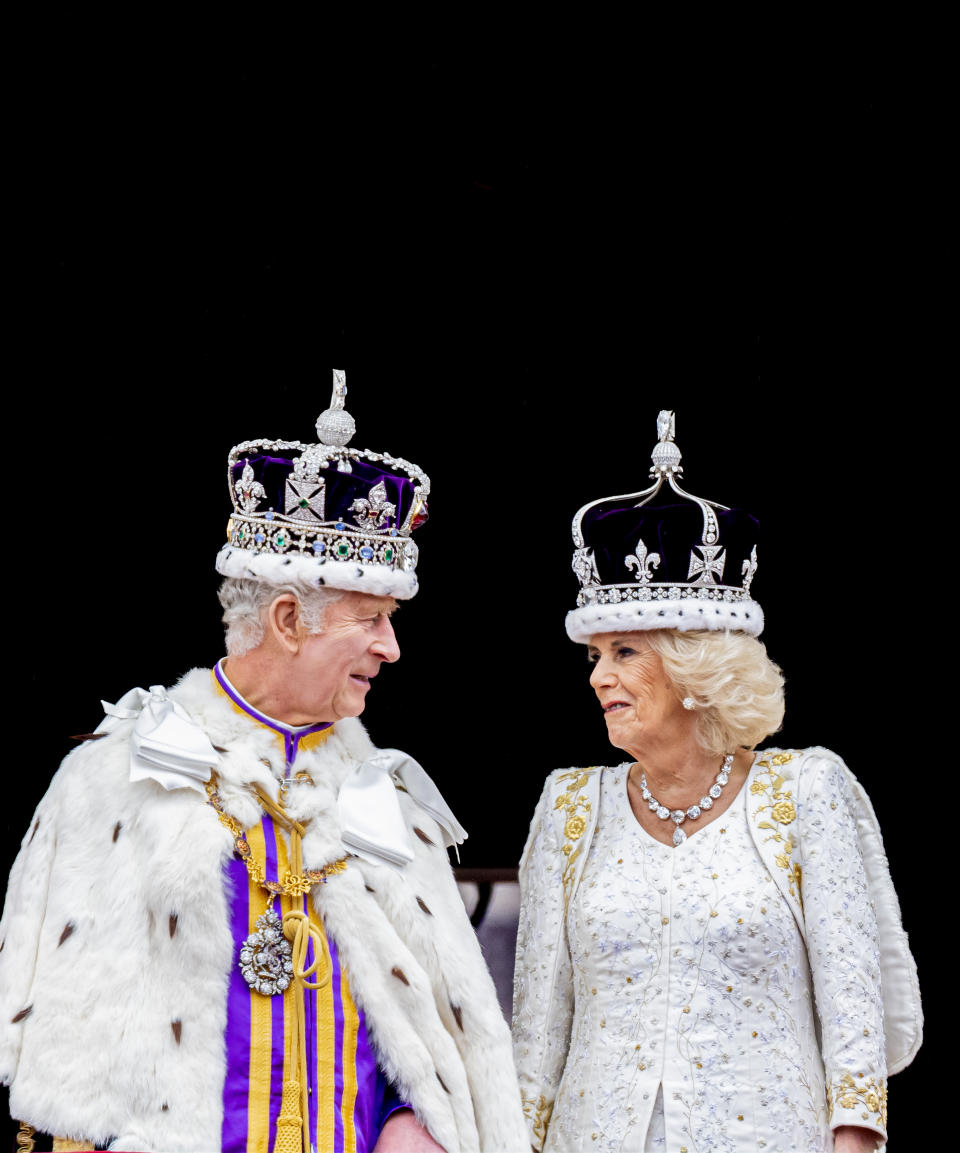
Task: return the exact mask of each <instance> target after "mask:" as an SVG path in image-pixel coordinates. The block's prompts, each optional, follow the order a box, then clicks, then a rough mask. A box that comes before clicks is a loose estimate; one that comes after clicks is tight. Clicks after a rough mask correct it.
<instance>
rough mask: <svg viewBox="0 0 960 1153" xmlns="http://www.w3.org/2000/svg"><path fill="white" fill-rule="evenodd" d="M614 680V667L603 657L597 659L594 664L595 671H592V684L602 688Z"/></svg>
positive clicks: (596, 687)
mask: <svg viewBox="0 0 960 1153" xmlns="http://www.w3.org/2000/svg"><path fill="white" fill-rule="evenodd" d="M613 681H614V675H613V669H612V668H611V667H610V665H609V664H608V663H607V661H606V660H604V658H603V657H601V658H600V660H598V661H597V663H596V664H595V665H594V666H593V671H592V672H591V673H590V684H591V685H593V687H594V688H595V689H599V688H602V687H603V686H604V685H611V684H613Z"/></svg>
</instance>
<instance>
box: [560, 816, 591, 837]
mask: <svg viewBox="0 0 960 1153" xmlns="http://www.w3.org/2000/svg"><path fill="white" fill-rule="evenodd" d="M586 827H587V822H586V821H585V820H584V819H583V817H571V818H570V819H569V820H568V821H567V823H566V824H565V825H564V827H563V831H564V833H566V835H567V836H568V837H569V838H570V840H571V841H576V840H579V839H580V837H582V836H583V830H584V829H585V828H586Z"/></svg>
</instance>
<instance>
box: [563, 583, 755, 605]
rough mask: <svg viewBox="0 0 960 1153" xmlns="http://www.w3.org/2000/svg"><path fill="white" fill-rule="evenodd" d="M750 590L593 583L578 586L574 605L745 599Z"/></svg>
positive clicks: (732, 601) (734, 586)
mask: <svg viewBox="0 0 960 1153" xmlns="http://www.w3.org/2000/svg"><path fill="white" fill-rule="evenodd" d="M749 599H750V593H749V592H748V590H747V589H742V588H737V587H736V585H713V586H712V587H711V588H698V587H696V586H694V585H667V584H646V585H595V586H593V587H591V588H585V589H581V590H580V592H579V593H577V607H578V608H579V607H580V606H582V605H606V604H610V605H613V604H618V603H619V602H620V601H658V600H664V601H666V600H669V601H679V600H699V601H727V602H728V603H735V602H737V601H747V600H749Z"/></svg>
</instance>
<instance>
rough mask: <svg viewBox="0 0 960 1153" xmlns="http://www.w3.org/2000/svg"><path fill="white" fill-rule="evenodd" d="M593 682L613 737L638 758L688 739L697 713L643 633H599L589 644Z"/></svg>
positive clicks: (615, 744) (608, 728) (608, 734)
mask: <svg viewBox="0 0 960 1153" xmlns="http://www.w3.org/2000/svg"><path fill="white" fill-rule="evenodd" d="M588 653H589V657H590V660H591V661H592V662H593V672H592V673H591V674H590V684H591V685H592V686H593V691H594V692H595V693H596V694H597V700H598V701H599V702H600V707H601V708H602V709H603V716H604V720H605V721H606V722H607V736H608V737H609V738H610V743H611V744H612V745H613V746H614V747H615V748H618V749H623V750H625V751H626V752H629V753H631V754H632V755H633V756H634V757H636V758H637V759H640V758H641V757H642V755H643V754H644V753H645V752H646V753H649V752H651V751H654V750H658V749H661V748H664V747H669V746H670V745H671V744H672V743H674V742H675V741H680V740H687V739H689V736H690V732H691V729H692V728H693V726H694V725H695V723H696V722H695V719H694V714H693V713H692V712H689V711H688V710H687V709H685V708H684V707H683V705H682V704H681V703H680V699H679V697H678V695H677V691H676V689H675V688H674V687H673V685H672V684H671V683H670V681H668V680H667V677H666V674H665V673H664V671H663V665H662V663H661V661H660V657H659V656H658V655H657V654H656V653H655V652H654V650H653V649H652V648H651V647H650V642H649V640H648V639H647V637H646V635H645V634H644V633H597V634H596V635H595V636H592V637H591V638H590V643H589V645H588Z"/></svg>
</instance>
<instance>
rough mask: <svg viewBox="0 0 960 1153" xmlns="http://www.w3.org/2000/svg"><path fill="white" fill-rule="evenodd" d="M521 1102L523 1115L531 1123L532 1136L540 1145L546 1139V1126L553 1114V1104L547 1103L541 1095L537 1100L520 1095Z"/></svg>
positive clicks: (523, 1094)
mask: <svg viewBox="0 0 960 1153" xmlns="http://www.w3.org/2000/svg"><path fill="white" fill-rule="evenodd" d="M520 1098H521V1100H522V1101H523V1115H524V1117H526V1118H527V1120H528V1121H532V1122H533V1135H534V1137H536V1139H537V1140H538V1141H539V1142H540V1144H541V1145H542V1144H543V1143H544V1141H546V1139H547V1126H548V1125H549V1124H550V1114H551V1113H552V1112H553V1102H552V1101H548V1100H547V1099H546V1097H544V1095H543V1094H542V1093H541V1094H540V1096H539V1098H537V1099H534V1098H533V1097H528V1096H527V1095H526V1093H521V1094H520Z"/></svg>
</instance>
